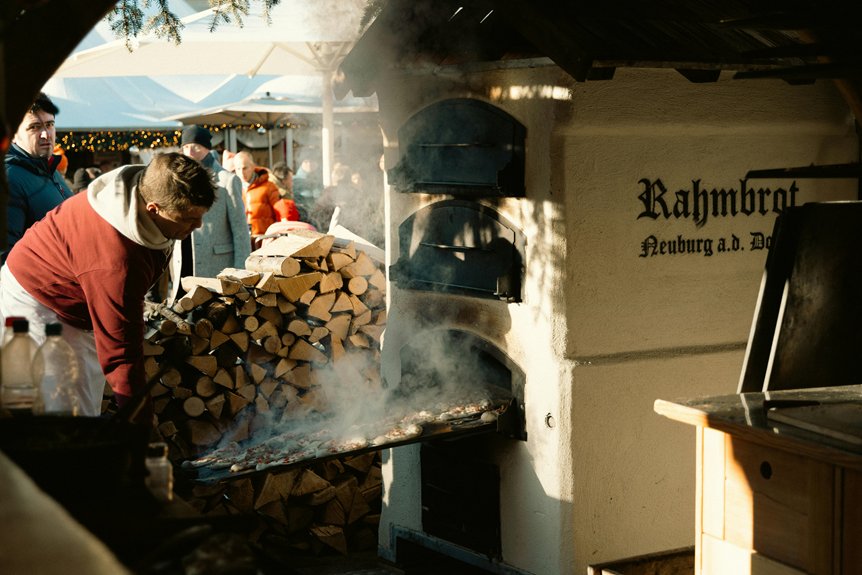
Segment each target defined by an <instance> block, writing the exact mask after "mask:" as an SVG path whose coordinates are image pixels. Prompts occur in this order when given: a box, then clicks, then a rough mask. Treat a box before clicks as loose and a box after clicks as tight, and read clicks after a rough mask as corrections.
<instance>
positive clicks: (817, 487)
mask: <svg viewBox="0 0 862 575" xmlns="http://www.w3.org/2000/svg"><path fill="white" fill-rule="evenodd" d="M796 393H799V392H796ZM748 399H749V400H750V398H748ZM728 401H732V398H730V399H728ZM719 403H720V402H719ZM715 405H716V403H715V402H714V401H706V400H704V401H703V402H702V403H700V404H698V403H694V404H682V403H671V402H663V401H661V400H659V401H657V402H656V408H655V410H656V412H658V413H660V414H662V415H665V416H667V417H669V418H671V419H675V420H678V421H684V422H686V423H689V424H693V425H695V426H696V428H697V431H696V441H697V461H696V469H697V476H696V497H697V506H696V510H697V511H696V517H695V537H696V539H695V573H696V574H699V575H728V574H733V575H801V574H814V575H849V574H855V573H862V452H859V451H858V450H859V447H858V446H849V445H848V446H847V447H846V449H843V448H842V446H841V445H840V444H838V443H835V442H834V441H827V442H826V443H825V444H824V443H821V442H820V441H819V438H818V436H817V435H816V434H812V433H805V432H800V433H796V432H795V430H789V429H787V428H783V427H780V426H775V425H773V424H772V423H771V422H769V421H767V418H766V417H762V418H760V419H759V420H758V418H754V421H752V418H751V417H750V414H746V417H736V416H735V415H734V414H732V412H731V411H727V410H722V411H721V417H718V416H717V415H716V413H710V408H709V406H715ZM726 405H727V404H725V406H726ZM746 408H750V405H748V406H746ZM698 412H699V413H698Z"/></svg>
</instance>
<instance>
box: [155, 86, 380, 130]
mask: <svg viewBox="0 0 862 575" xmlns="http://www.w3.org/2000/svg"><path fill="white" fill-rule="evenodd" d="M323 89H324V88H323V81H322V78H320V77H319V76H281V77H278V78H275V79H272V80H270V81H268V82H265V83H263V84H259V85H257V86H256V87H255V88H254V89H253V91H251V93H250V94H247V95H242V96H241V97H240V98H238V99H236V100H233V101H231V100H228V99H226V98H225V95H227V94H228V91H221V90H220V91H218V92H216V93H213V94H212V95H210V96H209V97H208V98H206V99H204V100H202V101H200V102H198V104H197V106H196V109H195V110H193V111H183V112H181V113H178V114H174V115H171V116H168V117H166V118H165V119H166V120H170V121H177V120H178V121H180V122H182V123H183V124H228V125H249V124H260V125H262V126H274V125H278V124H282V123H288V122H289V121H290V120H291V118H295V117H296V116H298V115H303V114H321V113H322V103H321V96H320V95H321V91H322V90H323ZM208 102H217V103H215V104H210V105H207V103H208ZM377 110H378V108H377V97H376V96H370V97H367V98H353V97H348V98H344V99H342V100H339V101H337V102H333V112H334V113H336V114H339V113H342V114H348V113H362V112H372V113H373V112H377Z"/></svg>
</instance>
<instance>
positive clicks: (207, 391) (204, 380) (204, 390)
mask: <svg viewBox="0 0 862 575" xmlns="http://www.w3.org/2000/svg"><path fill="white" fill-rule="evenodd" d="M222 372H224V370H223V369H220V370H219V371H218V372H217V373H216V375H218V373H222ZM217 391H218V388H217V387H216V382H215V380H214V379H213V378H212V377H210V376H208V375H203V376H201V377H199V378H198V379H197V381H195V393H196V394H198V395H199V396H200V397H212V396H213V395H215V394H216V392H217Z"/></svg>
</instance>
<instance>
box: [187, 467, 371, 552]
mask: <svg viewBox="0 0 862 575" xmlns="http://www.w3.org/2000/svg"><path fill="white" fill-rule="evenodd" d="M382 492H383V481H382V476H381V472H380V456H379V452H370V453H364V454H362V455H357V456H353V457H344V458H335V459H328V460H324V461H316V462H313V463H311V464H309V465H307V466H302V467H295V468H291V469H289V470H287V471H281V472H279V471H274V472H270V473H264V474H256V475H253V476H251V477H244V478H241V479H236V480H233V481H229V482H226V483H216V484H211V485H203V484H202V485H197V486H195V487H194V488H193V490H192V494H191V497H190V498H189V501H190V503H191V504H192V505H193V506H194V507H196V508H197V509H198V510H199V511H200V512H201V513H203V514H204V515H206V516H208V517H218V516H223V515H242V516H244V517H252V518H254V524H253V525H251V526H249V528H248V531H249V541H250V543H252V544H255V545H259V546H260V547H262V548H265V549H270V550H274V549H277V550H279V552H280V553H290V552H292V551H293V552H298V553H304V552H311V553H314V554H319V553H322V552H323V551H325V550H327V549H328V550H334V551H336V552H338V553H340V554H348V553H352V552H357V551H368V550H373V549H375V548H376V544H377V526H378V523H379V522H380V509H381V501H382Z"/></svg>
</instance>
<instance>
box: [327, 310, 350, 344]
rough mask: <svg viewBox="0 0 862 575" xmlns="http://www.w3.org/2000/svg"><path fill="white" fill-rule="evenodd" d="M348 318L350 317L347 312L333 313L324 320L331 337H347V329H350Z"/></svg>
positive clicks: (340, 338)
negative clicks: (327, 319)
mask: <svg viewBox="0 0 862 575" xmlns="http://www.w3.org/2000/svg"><path fill="white" fill-rule="evenodd" d="M350 320H351V317H350V316H349V315H347V314H343V313H342V314H339V315H334V316H332V319H330V320H329V321H328V322H326V328H327V329H328V330H329V333H331V334H332V337H333V338H338V339H339V340H344V339H345V338H346V337H347V330H348V329H350Z"/></svg>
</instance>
